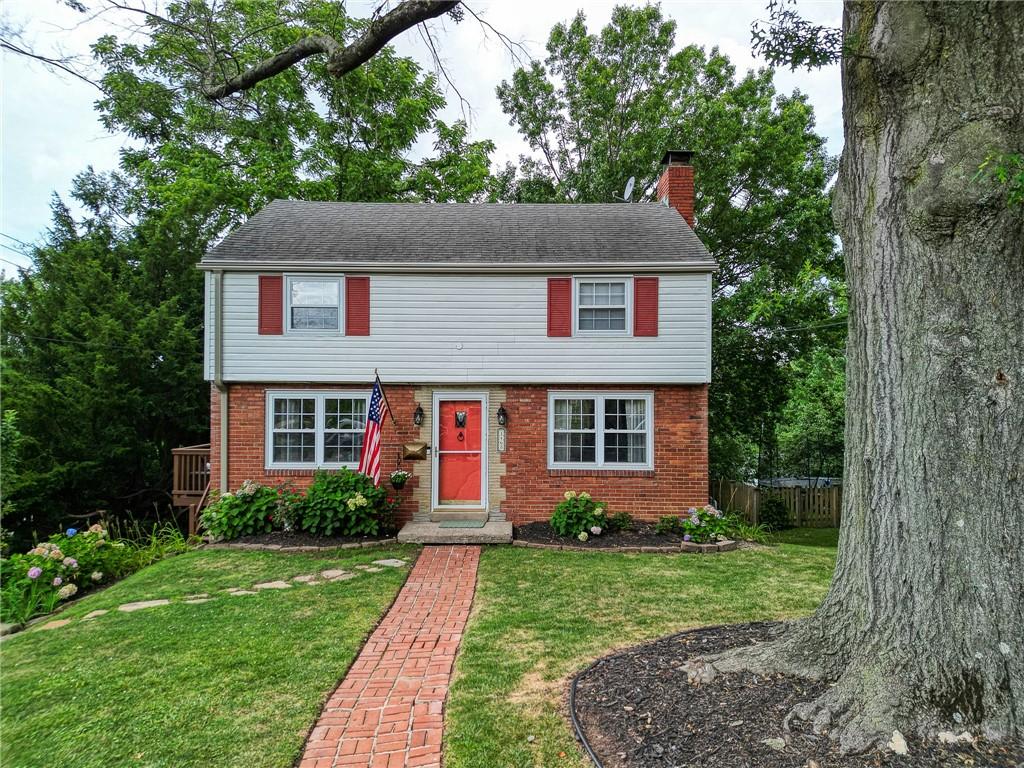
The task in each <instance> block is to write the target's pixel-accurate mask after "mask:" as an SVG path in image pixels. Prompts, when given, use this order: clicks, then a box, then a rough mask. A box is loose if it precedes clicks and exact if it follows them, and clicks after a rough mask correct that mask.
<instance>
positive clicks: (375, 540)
mask: <svg viewBox="0 0 1024 768" xmlns="http://www.w3.org/2000/svg"><path fill="white" fill-rule="evenodd" d="M395 541H396V539H395V537H394V536H384V537H381V536H314V535H312V534H308V533H303V532H301V531H271V532H270V533H260V534H254V535H252V536H241V537H239V538H237V539H233V540H231V541H223V542H217V543H213V544H210V546H211V547H214V548H224V549H249V550H268V551H274V552H322V551H325V550H330V549H359V548H360V547H378V546H382V545H385V544H394V543H395Z"/></svg>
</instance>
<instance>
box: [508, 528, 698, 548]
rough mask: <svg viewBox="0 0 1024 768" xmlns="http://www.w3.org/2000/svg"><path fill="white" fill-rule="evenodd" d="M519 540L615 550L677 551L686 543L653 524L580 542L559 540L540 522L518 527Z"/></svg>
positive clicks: (569, 538) (559, 538)
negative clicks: (643, 548)
mask: <svg viewBox="0 0 1024 768" xmlns="http://www.w3.org/2000/svg"><path fill="white" fill-rule="evenodd" d="M513 533H514V535H515V538H516V539H519V540H522V541H529V542H532V543H534V544H557V545H561V546H572V547H584V548H587V549H615V548H617V547H676V548H678V547H679V545H680V544H682V542H683V537H682V536H676V535H675V534H671V533H657V532H656V531H655V530H654V524H653V523H644V522H640V521H635V522H634V523H633V525H632V527H631V528H627V529H626V530H622V531H616V532H615V533H602V534H601V535H600V536H591V537H590V538H588V539H587V540H586V541H580V540H579V539H577V538H576V537H574V536H559V535H558V534H557V533H555V531H554V529H553V528H552V527H551V524H550V523H546V522H537V523H527V524H526V525H517V526H515V528H514V529H513Z"/></svg>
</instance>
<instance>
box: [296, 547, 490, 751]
mask: <svg viewBox="0 0 1024 768" xmlns="http://www.w3.org/2000/svg"><path fill="white" fill-rule="evenodd" d="M479 562H480V547H467V546H458V545H444V546H428V547H424V548H423V551H422V552H421V553H420V556H419V558H418V559H417V561H416V565H415V566H414V567H413V569H412V572H411V573H410V574H409V578H408V579H407V580H406V582H405V585H404V586H403V587H402V589H401V590H400V591H399V593H398V596H397V597H396V598H395V602H394V603H393V604H392V606H391V608H390V610H388V612H387V614H386V615H385V616H384V618H383V619H382V620H381V622H380V624H378V625H377V628H376V629H375V630H374V631H373V633H372V634H371V635H370V638H369V639H368V640H367V641H366V644H365V645H364V646H363V649H362V650H361V651H360V653H359V656H358V657H357V658H356V660H355V661H354V662H352V666H351V667H350V668H349V670H348V672H347V673H346V675H345V677H344V678H343V679H342V681H341V683H339V684H338V687H337V688H336V689H335V690H334V692H333V693H332V694H331V695H330V697H329V698H328V700H327V703H326V704H325V705H324V708H323V711H322V712H321V713H320V717H319V718H318V719H317V722H316V724H315V725H314V726H313V728H312V730H311V731H310V733H309V737H308V739H307V741H306V745H305V747H304V750H303V754H302V757H301V758H300V759H299V762H298V764H297V766H298V768H336V767H340V766H345V767H346V768H440V766H441V756H442V746H441V742H442V729H443V725H444V702H445V699H446V698H447V696H448V686H449V683H450V681H451V675H452V671H453V669H454V665H455V656H456V654H457V653H458V650H459V645H460V643H461V641H462V634H463V631H464V630H465V627H466V623H467V621H468V620H469V613H470V609H471V608H472V605H473V596H474V593H475V591H476V577H477V566H478V565H479Z"/></svg>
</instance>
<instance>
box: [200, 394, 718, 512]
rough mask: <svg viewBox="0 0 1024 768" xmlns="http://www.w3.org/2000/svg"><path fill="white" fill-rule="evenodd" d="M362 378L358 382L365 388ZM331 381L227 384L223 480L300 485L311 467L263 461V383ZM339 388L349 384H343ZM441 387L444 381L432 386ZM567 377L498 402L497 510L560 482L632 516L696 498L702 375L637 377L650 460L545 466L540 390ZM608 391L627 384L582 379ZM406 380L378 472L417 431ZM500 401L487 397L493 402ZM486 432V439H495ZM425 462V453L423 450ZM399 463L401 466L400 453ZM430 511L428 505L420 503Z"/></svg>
mask: <svg viewBox="0 0 1024 768" xmlns="http://www.w3.org/2000/svg"><path fill="white" fill-rule="evenodd" d="M370 386H371V385H370V384H369V383H368V384H366V385H365V386H364V387H360V388H363V389H366V390H367V391H368V390H369V389H370ZM331 388H336V385H330V384H288V385H281V384H274V385H267V384H233V385H231V386H230V390H229V409H230V413H229V430H228V432H229V437H228V451H229V461H228V472H229V478H228V480H229V482H228V485H229V487H230V489H232V490H234V489H236V488H238V486H239V485H240V484H241V483H242V481H243V480H250V479H251V480H257V481H259V482H262V483H265V484H276V483H281V482H291V483H293V484H294V485H295V486H298V487H304V486H306V485H308V484H309V483H310V481H311V479H312V476H313V471H312V470H268V469H266V466H265V464H266V463H265V435H264V433H265V429H266V426H265V425H266V414H265V407H266V391H267V389H331ZM343 388H344V389H351V388H352V387H351V386H345V387H343ZM439 388H444V387H439ZM560 388H561V389H566V387H555V386H546V385H530V386H507V387H505V391H506V400H505V402H504V406H505V408H506V410H507V412H508V420H509V423H508V447H507V449H506V451H505V452H504V453H502V454H500V456H501V461H502V463H503V464H504V465H505V473H504V476H503V477H502V478H501V486H502V487H503V488H504V491H505V500H504V501H503V502H502V504H501V511H502V512H503V513H504V514H505V515H506V516H507V518H508V519H509V520H511V521H512V522H513V523H516V524H520V523H525V522H530V521H533V520H547V519H548V518H549V517H550V516H551V511H552V509H553V508H554V506H555V505H556V504H557V503H558V501H559V500H560V499H561V498H562V495H563V494H564V493H565V491H566V490H569V489H575V490H579V491H584V490H585V491H588V492H589V493H590V494H591V495H593V496H594V497H595V498H598V499H601V500H603V501H606V502H608V508H609V510H610V511H612V512H629V513H630V514H632V515H633V516H634V517H637V518H640V519H646V520H656V519H657V518H658V517H660V516H661V515H667V514H672V513H678V512H679V511H680V510H681V509H685V508H687V507H690V506H694V505H700V504H704V503H706V502H707V498H708V466H707V456H708V408H707V385H704V384H700V385H663V386H654V387H646V388H644V389H648V390H651V391H653V392H654V469H653V470H649V471H637V470H601V471H596V470H551V469H548V467H547V439H548V438H547V405H548V391H549V390H557V389H560ZM587 389H588V390H599V391H613V390H616V389H619V390H623V389H631V390H635V389H637V388H636V387H587ZM415 390H416V388H415V387H412V386H408V385H406V386H397V385H393V386H389V387H387V396H388V401H389V402H390V404H391V408H392V409H393V412H394V415H395V420H396V422H397V427H396V425H395V424H392V423H391V421H390V420H389V421H388V422H387V423H386V424H385V425H384V429H383V432H382V436H383V440H384V448H383V451H384V452H383V456H382V474H383V473H387V472H390V471H391V470H392V469H393V468H394V467H395V465H396V464H397V461H398V456H399V451H400V448H401V445H402V444H403V443H406V442H414V441H416V440H419V439H420V431H419V428H418V427H416V426H414V425H413V422H412V414H413V411H414V410H415V409H416V400H415V397H414V394H415ZM499 405H501V403H490V407H491V409H492V410H494V409H496V408H497V407H498V406H499ZM219 436H220V407H219V402H218V393H217V390H216V389H213V388H212V389H211V402H210V437H211V454H210V460H211V470H212V472H211V477H212V479H213V485H214V486H215V487H216V486H218V485H219V483H220V451H219V448H220V446H219ZM494 439H495V437H494V435H493V434H492V435H491V436H490V440H492V441H493V440H494ZM425 461H426V462H429V461H430V459H429V458H428V459H426V460H425ZM404 466H405V468H407V469H410V470H411V467H410V466H409V462H405V464H404ZM418 482H419V478H418V477H416V476H413V477H411V478H410V480H409V483H408V484H407V485H406V487H405V489H403V491H402V492H400V493H399V494H398V495H399V496H400V497H401V499H402V504H401V509H400V515H399V518H400V521H404V520H408V519H410V518H411V517H412V515H413V514H414V512H416V511H417V509H416V506H417V502H416V501H414V500H413V498H412V493H411V491H412V490H413V489H414V488H415V487H416V484H417V483H418ZM420 511H422V512H429V511H430V510H420Z"/></svg>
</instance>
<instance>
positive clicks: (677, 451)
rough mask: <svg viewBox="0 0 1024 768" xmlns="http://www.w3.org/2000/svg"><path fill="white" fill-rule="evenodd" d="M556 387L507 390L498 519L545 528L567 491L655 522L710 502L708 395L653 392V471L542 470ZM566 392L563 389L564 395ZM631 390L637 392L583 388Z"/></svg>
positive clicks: (675, 389)
mask: <svg viewBox="0 0 1024 768" xmlns="http://www.w3.org/2000/svg"><path fill="white" fill-rule="evenodd" d="M557 389H559V388H558V387H546V386H529V387H508V388H507V393H508V402H506V404H505V408H506V409H507V410H508V415H509V427H508V430H509V436H508V450H507V451H506V452H505V454H504V455H503V459H504V461H505V466H506V468H507V469H506V474H505V478H504V481H505V482H504V485H505V489H506V500H505V503H504V505H503V506H502V511H503V512H505V514H506V515H507V516H508V519H509V520H511V521H512V522H514V523H516V524H520V523H528V522H531V521H534V520H547V519H548V518H549V517H551V510H553V509H554V507H555V505H556V504H557V503H558V502H559V501H560V500H561V499H562V495H563V494H564V493H565V492H566V491H567V490H570V489H572V490H577V491H587V492H588V493H590V494H591V495H592V496H593V497H594V498H597V499H600V500H602V501H606V502H608V509H609V510H610V511H611V512H629V513H630V514H631V515H633V516H634V517H636V518H638V519H644V520H657V519H658V518H659V517H661V516H662V515H669V514H673V513H675V514H678V513H679V511H680V510H681V509H685V508H687V507H691V506H699V505H701V504H705V503H707V500H708V396H707V394H708V388H707V385H705V384H700V385H674V386H656V387H651V388H649V389H653V391H654V469H653V470H649V471H638V470H601V471H594V470H578V469H572V470H568V469H548V466H547V461H548V459H547V430H548V421H547V419H548V415H547V410H548V391H549V390H557ZM562 389H565V387H562ZM587 389H588V390H591V389H600V390H602V391H611V390H614V389H633V390H635V389H637V388H636V387H600V388H597V387H587Z"/></svg>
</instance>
